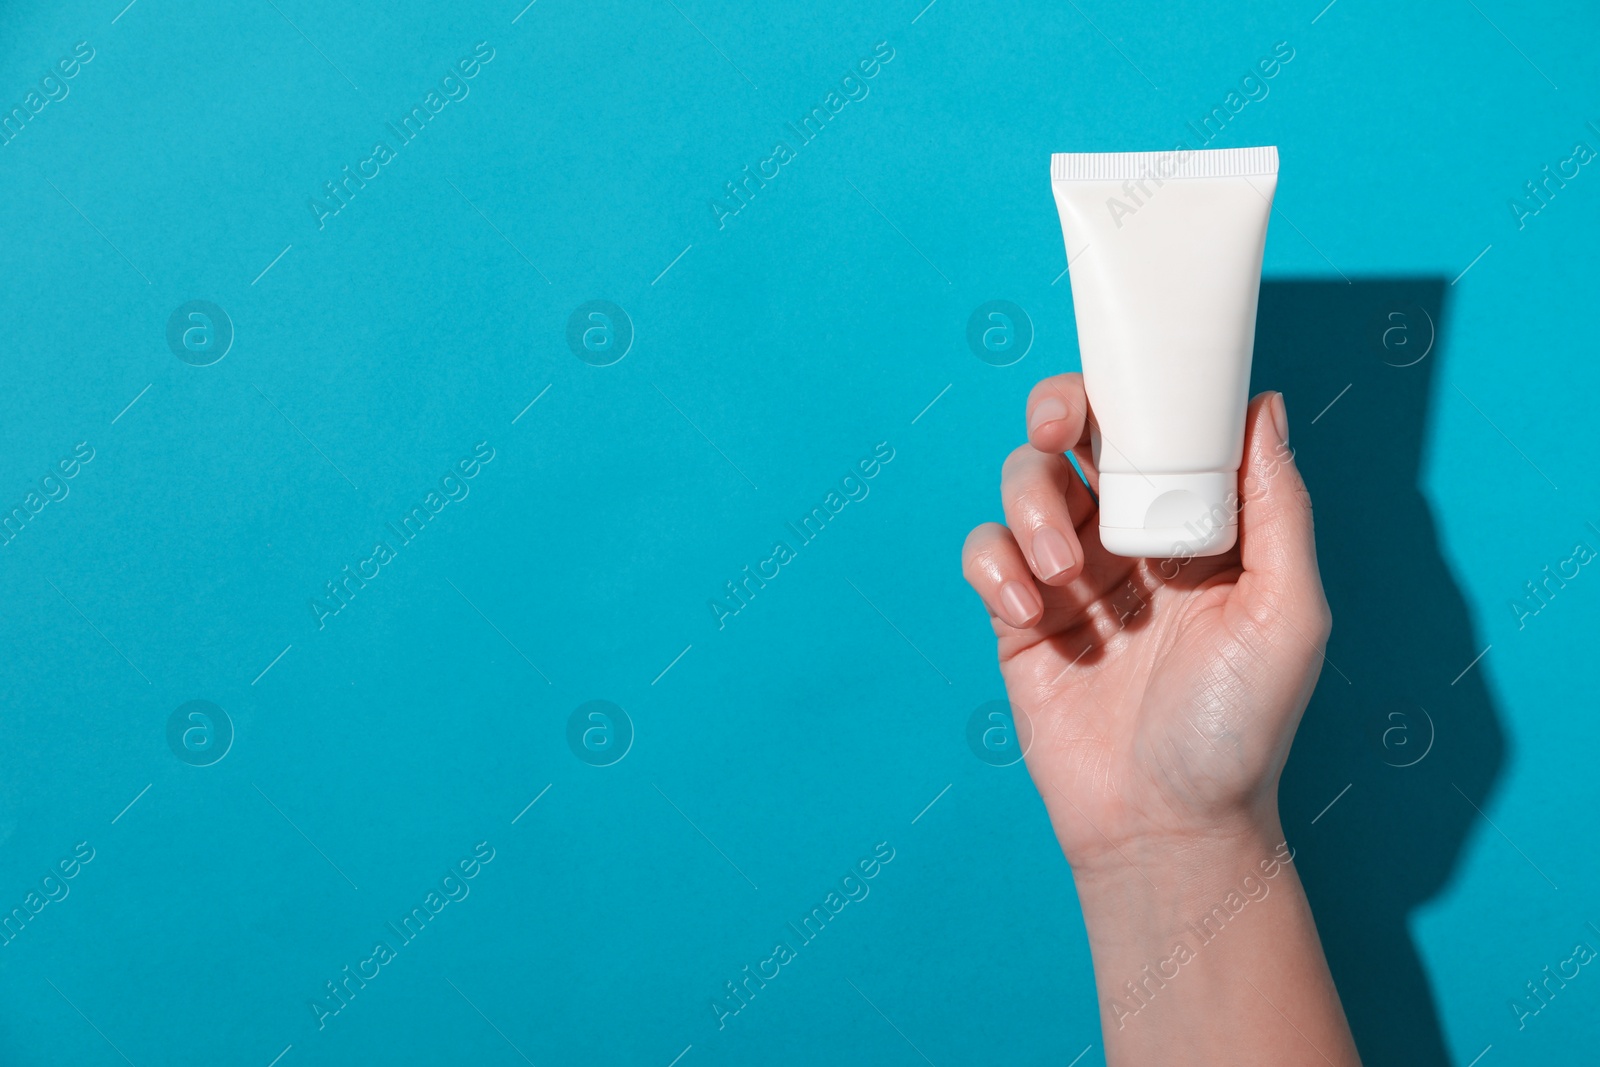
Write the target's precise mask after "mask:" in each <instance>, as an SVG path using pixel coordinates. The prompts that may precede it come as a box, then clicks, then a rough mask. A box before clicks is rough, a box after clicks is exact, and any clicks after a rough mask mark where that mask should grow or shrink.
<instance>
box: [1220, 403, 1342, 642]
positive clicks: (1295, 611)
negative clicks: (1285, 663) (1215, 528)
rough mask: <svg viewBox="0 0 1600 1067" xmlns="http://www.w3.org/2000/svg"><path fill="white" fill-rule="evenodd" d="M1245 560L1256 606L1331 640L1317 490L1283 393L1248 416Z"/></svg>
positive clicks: (1242, 526) (1247, 586) (1242, 524)
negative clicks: (1298, 453) (1300, 463)
mask: <svg viewBox="0 0 1600 1067" xmlns="http://www.w3.org/2000/svg"><path fill="white" fill-rule="evenodd" d="M1244 452H1245V460H1244V467H1243V470H1242V471H1241V472H1240V473H1241V475H1242V484H1241V487H1240V492H1241V495H1242V496H1243V499H1244V503H1243V507H1242V509H1241V514H1240V520H1239V559H1240V562H1241V563H1242V564H1243V566H1244V572H1245V581H1244V582H1242V583H1241V584H1242V585H1243V586H1244V592H1245V594H1246V596H1247V598H1248V599H1247V605H1248V606H1249V607H1250V608H1257V607H1264V608H1268V609H1270V610H1271V611H1273V612H1276V613H1278V614H1282V615H1285V616H1287V617H1288V618H1289V619H1290V620H1291V621H1292V622H1293V624H1294V626H1295V627H1296V628H1298V629H1300V630H1301V631H1302V633H1303V635H1304V636H1306V637H1307V638H1309V639H1312V640H1319V639H1321V640H1325V639H1326V638H1327V634H1328V629H1329V627H1330V625H1331V619H1330V616H1329V613H1328V602H1327V598H1326V596H1324V595H1323V591H1322V575H1321V573H1320V572H1319V571H1318V569H1317V544H1316V537H1315V534H1314V532H1313V529H1312V521H1311V494H1310V493H1309V492H1307V490H1306V483H1305V482H1304V481H1303V480H1302V479H1301V477H1300V470H1299V468H1298V467H1296V466H1295V462H1294V452H1293V451H1291V450H1290V448H1289V416H1288V411H1287V408H1286V407H1285V405H1284V402H1283V394H1282V393H1276V392H1273V393H1262V394H1261V395H1259V396H1257V397H1256V398H1255V399H1253V400H1252V401H1251V402H1250V408H1249V413H1248V415H1247V416H1246V419H1245V441H1244Z"/></svg>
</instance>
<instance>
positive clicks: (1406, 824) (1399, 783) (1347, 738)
mask: <svg viewBox="0 0 1600 1067" xmlns="http://www.w3.org/2000/svg"><path fill="white" fill-rule="evenodd" d="M1447 291H1448V286H1447V285H1446V284H1445V281H1444V279H1442V278H1433V277H1413V278H1378V279H1363V280H1358V281H1356V282H1354V283H1353V284H1350V283H1346V282H1343V281H1337V280H1336V281H1323V280H1317V281H1312V280H1268V281H1265V282H1264V283H1263V284H1262V287H1261V303H1260V309H1259V312H1258V315H1257V321H1256V350H1255V364H1254V370H1253V374H1252V379H1253V380H1252V383H1251V391H1252V392H1256V391H1259V390H1262V389H1278V390H1281V391H1282V392H1283V393H1284V395H1285V399H1286V402H1287V404H1288V408H1289V412H1290V425H1291V430H1290V444H1291V445H1292V446H1293V448H1294V450H1295V457H1296V461H1297V463H1298V464H1299V467H1300V470H1301V472H1302V473H1303V474H1304V476H1305V480H1306V484H1307V485H1308V486H1309V488H1310V490H1311V499H1312V501H1313V503H1314V506H1315V512H1316V528H1317V554H1318V560H1319V562H1320V565H1321V568H1322V581H1323V585H1324V586H1325V588H1326V589H1327V594H1328V601H1329V603H1330V604H1331V605H1332V608H1333V637H1332V639H1331V640H1330V641H1329V644H1328V649H1327V662H1326V663H1325V664H1324V665H1323V669H1322V677H1321V680H1320V681H1319V682H1318V684H1317V690H1316V693H1315V695H1314V696H1313V697H1312V699H1311V704H1310V707H1309V708H1307V710H1306V714H1305V718H1304V720H1303V722H1302V723H1301V726H1300V729H1299V733H1298V734H1297V736H1296V738H1295V742H1294V748H1293V751H1292V752H1291V755H1290V758H1289V763H1288V767H1287V769H1286V770H1285V772H1284V776H1283V784H1282V788H1281V791H1280V806H1281V810H1282V814H1283V821H1284V825H1285V828H1286V832H1287V833H1288V835H1289V840H1290V843H1291V845H1292V846H1293V847H1295V848H1296V849H1297V852H1296V858H1295V863H1296V866H1297V867H1298V868H1299V871H1300V876H1301V878H1302V879H1303V880H1304V882H1305V886H1306V892H1307V894H1308V896H1309V897H1310V900H1311V904H1312V908H1313V910H1314V912H1315V914H1316V919H1317V927H1318V930H1319V931H1320V933H1321V935H1322V944H1323V947H1324V949H1325V950H1326V952H1327V955H1328V962H1329V964H1330V965H1331V967H1332V969H1333V976H1334V980H1335V981H1336V982H1337V983H1338V987H1339V995H1340V997H1341V998H1342V1000H1343V1002H1344V1008H1345V1012H1346V1014H1347V1015H1348V1017H1349V1019H1350V1025H1351V1027H1352V1029H1353V1030H1354V1032H1355V1038H1356V1043H1357V1045H1358V1047H1359V1048H1360V1050H1361V1054H1362V1058H1363V1061H1364V1062H1365V1063H1366V1064H1367V1065H1368V1067H1376V1065H1379V1064H1404V1065H1405V1067H1433V1065H1447V1064H1448V1063H1449V1062H1450V1060H1449V1056H1448V1054H1447V1053H1446V1050H1445V1043H1444V1037H1443V1032H1442V1030H1441V1027H1440V1023H1439V1016H1438V1011H1437V1008H1436V1006H1435V1004H1434V997H1433V991H1432V988H1431V984H1430V982H1429V980H1428V975H1427V972H1426V971H1425V970H1424V968H1423V966H1422V961H1421V958H1420V956H1419V954H1418V952H1417V947H1416V945H1415V943H1414V942H1413V940H1412V938H1411V933H1410V929H1409V925H1408V921H1409V919H1410V916H1411V914H1412V913H1413V912H1414V911H1415V910H1416V909H1417V908H1418V907H1420V906H1421V905H1422V904H1423V903H1424V902H1425V901H1427V900H1429V899H1431V898H1433V897H1434V896H1436V895H1437V894H1438V893H1439V892H1440V890H1441V889H1442V888H1443V887H1444V885H1445V883H1446V882H1447V881H1448V879H1449V878H1450V875H1451V872H1452V871H1453V869H1454V867H1455V864H1456V861H1457V858H1458V856H1459V855H1460V852H1461V848H1462V844H1463V842H1464V840H1465V839H1466V837H1467V835H1468V833H1469V832H1470V831H1471V829H1472V824H1473V823H1474V821H1476V820H1479V819H1481V818H1482V816H1480V815H1479V813H1478V812H1477V811H1475V810H1474V805H1477V806H1478V807H1482V806H1483V805H1484V798H1485V796H1486V794H1487V793H1488V792H1489V789H1490V787H1491V785H1492V784H1493V782H1494V780H1495V777H1496V775H1497V774H1498V773H1499V771H1500V768H1501V765H1502V763H1503V761H1504V760H1505V739H1504V736H1503V734H1502V732H1501V729H1500V724H1499V718H1498V716H1497V715H1496V713H1495V708H1494V705H1493V703H1492V702H1491V699H1490V694H1489V691H1488V689H1487V688H1486V686H1485V684H1484V674H1483V665H1482V664H1481V663H1477V664H1475V665H1473V666H1471V667H1470V668H1469V667H1468V665H1469V664H1472V663H1473V660H1474V657H1477V656H1478V655H1479V653H1480V652H1482V651H1483V647H1484V646H1483V643H1482V640H1481V639H1480V638H1479V637H1478V635H1476V634H1475V633H1474V632H1473V626H1472V621H1471V619H1470V618H1469V616H1468V614H1467V609H1466V603H1465V601H1464V600H1463V598H1462V595H1461V591H1460V589H1459V588H1457V585H1456V581H1455V578H1454V576H1453V575H1452V574H1451V572H1450V567H1449V565H1448V564H1447V563H1446V562H1445V559H1444V557H1443V555H1442V553H1441V551H1440V547H1439V542H1438V535H1437V531H1436V529H1435V524H1434V517H1433V513H1432V510H1431V508H1430V506H1429V504H1428V501H1427V500H1426V499H1425V498H1424V497H1423V496H1422V494H1421V492H1420V490H1419V488H1418V478H1419V470H1420V462H1421V456H1422V447H1423V442H1424V440H1425V430H1426V428H1427V420H1428V416H1429V414H1430V405H1431V404H1432V403H1433V399H1434V393H1435V386H1434V380H1435V375H1434V373H1433V372H1434V369H1435V368H1436V367H1437V366H1438V364H1439V361H1440V359H1441V358H1442V357H1443V356H1444V354H1445V350H1446V345H1445V341H1446V337H1445V297H1446V293H1447ZM1330 805H1331V806H1330ZM1532 876H1533V875H1532V873H1531V872H1530V877H1532Z"/></svg>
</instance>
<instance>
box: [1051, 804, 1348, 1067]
mask: <svg viewBox="0 0 1600 1067" xmlns="http://www.w3.org/2000/svg"><path fill="white" fill-rule="evenodd" d="M1283 842H1284V839H1283V833H1282V827H1281V825H1280V824H1279V822H1278V820H1277V818H1276V817H1275V816H1271V817H1263V818H1260V819H1257V820H1254V821H1253V822H1252V823H1251V824H1249V825H1247V826H1244V827H1242V828H1241V829H1240V830H1239V831H1237V832H1233V833H1228V834H1218V835H1217V836H1215V837H1214V838H1211V839H1209V840H1205V841H1186V842H1176V843H1175V842H1162V843H1160V844H1151V845H1147V846H1138V845H1131V844H1130V845H1127V846H1125V847H1123V848H1121V849H1120V851H1115V850H1114V851H1111V852H1109V853H1108V854H1107V855H1105V856H1103V857H1098V858H1097V859H1096V860H1095V861H1094V862H1093V863H1078V864H1075V865H1074V875H1075V878H1076V880H1077V883H1078V894H1079V898H1080V900H1081V902H1082V905H1083V916H1084V922H1085V924H1086V926H1087V927H1088V932H1089V943H1090V947H1091V950H1092V951H1093V953H1094V971H1095V986H1096V990H1097V992H1098V995H1099V1001H1100V1010H1101V1023H1102V1028H1103V1030H1104V1033H1105V1042H1106V1062H1107V1063H1108V1064H1110V1065H1112V1067H1145V1065H1148V1064H1162V1065H1168V1064H1206V1065H1210V1064H1219V1063H1227V1064H1230V1065H1248V1064H1263V1065H1266V1064H1271V1065H1273V1067H1282V1065H1289V1064H1316V1065H1325V1064H1331V1065H1333V1067H1349V1065H1359V1063H1360V1059H1359V1058H1358V1056H1357V1054H1356V1050H1355V1043H1354V1041H1353V1040H1352V1039H1351V1036H1350V1028H1349V1024H1348V1023H1347V1022H1346V1021H1345V1017H1344V1009H1343V1008H1342V1007H1341V1005H1340V1003H1339V995H1338V992H1337V991H1336V990H1335V989H1334V985H1333V979H1332V977H1331V976H1330V974H1329V973H1328V964H1327V960H1326V958H1325V957H1324V956H1323V953H1322V944H1321V942H1320V941H1319V940H1318V938H1317V930H1316V925H1315V923H1314V921H1313V920H1312V916H1311V909H1310V907H1309V905H1308V904H1307V902H1306V896H1305V891H1304V889H1303V888H1302V887H1301V884H1300V879H1299V876H1298V875H1297V874H1296V872H1295V869H1294V865H1293V863H1292V860H1291V856H1290V852H1289V849H1288V846H1287V845H1286V844H1284V843H1283Z"/></svg>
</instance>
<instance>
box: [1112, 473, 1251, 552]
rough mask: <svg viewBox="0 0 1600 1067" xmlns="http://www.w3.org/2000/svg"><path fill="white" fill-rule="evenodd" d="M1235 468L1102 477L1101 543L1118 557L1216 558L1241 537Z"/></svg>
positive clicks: (1237, 483) (1237, 475) (1237, 481)
mask: <svg viewBox="0 0 1600 1067" xmlns="http://www.w3.org/2000/svg"><path fill="white" fill-rule="evenodd" d="M1238 486H1239V472H1238V471H1237V470H1231V471H1203V472H1200V473H1190V474H1106V473H1102V474H1101V475H1100V542H1101V544H1103V545H1105V546H1106V550H1107V551H1108V552H1112V553H1114V554H1116V555H1118V556H1133V557H1136V558H1151V559H1166V558H1168V557H1171V556H1184V557H1188V556H1218V555H1221V554H1222V553H1224V552H1226V551H1228V549H1230V548H1232V547H1233V546H1234V544H1235V543H1237V542H1238V540H1239V513H1238V506H1239V500H1238Z"/></svg>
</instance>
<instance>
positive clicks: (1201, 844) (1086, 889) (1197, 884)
mask: <svg viewBox="0 0 1600 1067" xmlns="http://www.w3.org/2000/svg"><path fill="white" fill-rule="evenodd" d="M1102 845H1103V846H1104V847H1102V848H1098V849H1095V850H1093V851H1090V852H1080V853H1079V854H1077V855H1068V857H1067V859H1068V862H1069V864H1070V865H1071V867H1072V873H1073V880H1074V882H1076V884H1077V887H1078V895H1079V898H1080V901H1081V903H1082V906H1083V911H1084V920H1085V922H1087V923H1090V924H1091V925H1092V924H1093V923H1094V922H1095V920H1096V919H1097V918H1098V917H1099V915H1100V913H1101V912H1109V913H1111V915H1114V916H1124V917H1125V916H1126V915H1127V912H1128V909H1129V908H1130V907H1132V906H1135V905H1138V906H1142V907H1144V908H1149V909H1155V910H1158V911H1163V912H1166V911H1169V910H1171V911H1172V912H1174V913H1177V912H1187V911H1190V910H1193V909H1194V908H1195V907H1200V906H1209V905H1210V904H1211V903H1213V902H1214V901H1215V900H1216V899H1220V898H1221V897H1223V896H1225V895H1226V894H1227V893H1229V892H1230V891H1235V890H1237V891H1239V892H1240V893H1241V894H1243V895H1244V896H1245V897H1246V899H1248V897H1249V895H1250V894H1252V893H1258V892H1260V890H1259V889H1257V888H1255V887H1256V885H1257V884H1258V883H1260V882H1262V881H1276V880H1277V879H1278V877H1279V875H1280V874H1281V873H1282V872H1283V870H1284V868H1286V867H1288V866H1289V865H1291V863H1292V859H1293V856H1292V853H1291V851H1290V849H1289V847H1288V844H1287V842H1286V840H1285V837H1284V833H1283V826H1282V823H1281V822H1280V821H1279V819H1278V813H1277V809H1276V806H1275V805H1274V806H1273V807H1272V808H1271V810H1268V811H1259V812H1240V813H1238V814H1237V815H1236V816H1234V817H1231V818H1227V819H1221V820H1218V821H1217V822H1215V823H1214V824H1212V825H1211V826H1208V827H1206V828H1203V829H1200V828H1196V829H1189V830H1183V831H1175V832H1170V833H1150V834H1141V835H1139V836H1137V837H1133V838H1128V839H1125V840H1123V841H1120V842H1116V843H1112V842H1110V841H1103V842H1102ZM1246 877H1250V878H1251V882H1250V883H1248V884H1245V883H1244V879H1245V878H1246ZM1292 880H1294V881H1296V882H1297V881H1298V879H1292ZM1241 885H1244V888H1243V889H1241V888H1240V887H1241Z"/></svg>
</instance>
